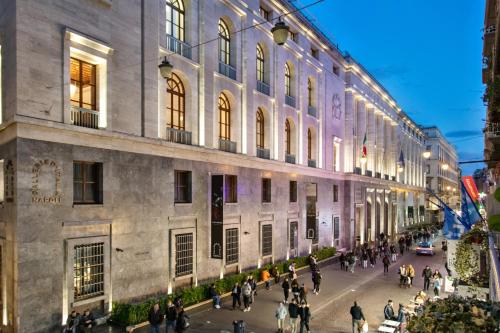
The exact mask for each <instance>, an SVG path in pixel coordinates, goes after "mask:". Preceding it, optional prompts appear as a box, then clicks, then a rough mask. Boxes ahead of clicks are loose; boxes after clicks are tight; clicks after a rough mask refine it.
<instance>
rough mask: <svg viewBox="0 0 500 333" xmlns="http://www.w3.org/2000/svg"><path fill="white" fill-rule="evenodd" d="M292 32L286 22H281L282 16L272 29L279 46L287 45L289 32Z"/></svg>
mask: <svg viewBox="0 0 500 333" xmlns="http://www.w3.org/2000/svg"><path fill="white" fill-rule="evenodd" d="M289 31H290V27H288V26H287V25H286V24H285V22H283V21H281V16H280V17H279V19H278V22H276V24H275V25H274V27H273V28H272V29H271V32H272V34H273V39H274V42H275V43H276V44H278V45H283V44H285V43H286V40H287V39H288V32H289Z"/></svg>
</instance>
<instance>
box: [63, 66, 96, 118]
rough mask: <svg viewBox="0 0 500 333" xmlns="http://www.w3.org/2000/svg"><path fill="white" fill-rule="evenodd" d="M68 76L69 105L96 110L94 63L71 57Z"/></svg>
mask: <svg viewBox="0 0 500 333" xmlns="http://www.w3.org/2000/svg"><path fill="white" fill-rule="evenodd" d="M70 77H71V85H70V98H71V105H72V106H76V107H79V108H83V109H87V110H94V111H97V102H96V100H97V94H96V65H93V64H90V63H88V62H85V61H82V60H80V59H76V58H71V61H70Z"/></svg>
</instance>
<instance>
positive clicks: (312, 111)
mask: <svg viewBox="0 0 500 333" xmlns="http://www.w3.org/2000/svg"><path fill="white" fill-rule="evenodd" d="M307 114H308V115H310V116H313V117H314V118H317V112H316V108H315V107H314V106H312V105H309V106H308V107H307Z"/></svg>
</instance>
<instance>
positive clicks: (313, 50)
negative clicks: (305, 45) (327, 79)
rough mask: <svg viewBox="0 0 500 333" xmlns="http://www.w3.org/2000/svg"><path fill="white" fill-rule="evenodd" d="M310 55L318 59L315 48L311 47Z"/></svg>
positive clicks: (317, 52)
mask: <svg viewBox="0 0 500 333" xmlns="http://www.w3.org/2000/svg"><path fill="white" fill-rule="evenodd" d="M311 55H312V56H313V58H316V59H318V58H319V51H318V50H317V49H314V48H311Z"/></svg>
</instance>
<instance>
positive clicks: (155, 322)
mask: <svg viewBox="0 0 500 333" xmlns="http://www.w3.org/2000/svg"><path fill="white" fill-rule="evenodd" d="M148 321H149V325H150V328H149V331H150V332H151V333H160V325H161V323H162V322H163V313H161V311H160V304H159V303H158V302H157V301H156V302H155V303H154V305H153V307H152V308H151V309H150V310H149V315H148Z"/></svg>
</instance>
